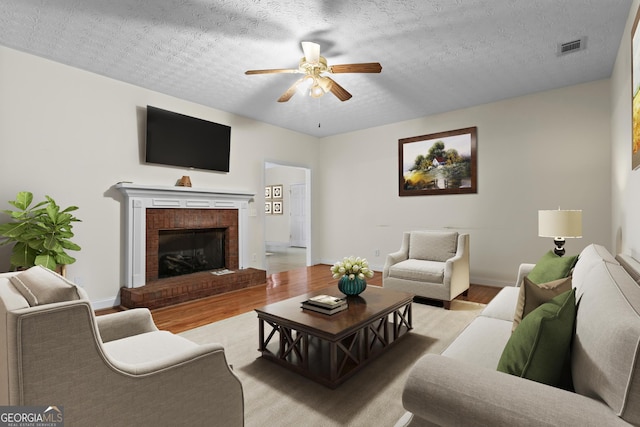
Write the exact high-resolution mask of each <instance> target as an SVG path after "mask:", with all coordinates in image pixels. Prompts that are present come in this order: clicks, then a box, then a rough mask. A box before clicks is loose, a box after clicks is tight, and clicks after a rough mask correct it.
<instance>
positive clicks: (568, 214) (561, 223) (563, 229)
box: [538, 209, 582, 237]
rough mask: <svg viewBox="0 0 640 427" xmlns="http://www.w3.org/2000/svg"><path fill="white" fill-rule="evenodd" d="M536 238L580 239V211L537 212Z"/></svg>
mask: <svg viewBox="0 0 640 427" xmlns="http://www.w3.org/2000/svg"><path fill="white" fill-rule="evenodd" d="M538 236H540V237H582V211H577V210H576V211H568V210H567V211H562V210H560V209H558V210H553V211H538Z"/></svg>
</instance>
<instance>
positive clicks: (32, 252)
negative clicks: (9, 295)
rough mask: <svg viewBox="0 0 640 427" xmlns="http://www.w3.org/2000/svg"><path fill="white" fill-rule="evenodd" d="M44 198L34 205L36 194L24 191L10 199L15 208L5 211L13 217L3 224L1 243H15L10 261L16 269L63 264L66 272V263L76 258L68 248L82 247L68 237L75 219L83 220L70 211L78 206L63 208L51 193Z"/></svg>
mask: <svg viewBox="0 0 640 427" xmlns="http://www.w3.org/2000/svg"><path fill="white" fill-rule="evenodd" d="M45 198H46V200H44V201H42V202H39V203H37V204H35V205H34V206H31V203H32V202H33V194H32V193H30V192H28V191H21V192H19V193H18V195H17V197H16V199H15V200H14V201H10V202H9V203H10V204H11V205H13V206H14V207H15V208H16V210H13V211H12V210H3V211H2V212H4V213H6V214H8V215H9V216H11V218H12V219H13V221H12V222H8V223H6V224H0V240H3V241H2V242H0V245H7V244H10V243H15V245H14V247H13V252H12V254H11V261H10V262H11V267H12V268H13V269H14V270H15V269H19V268H28V267H32V266H34V265H42V266H44V267H47V268H48V269H50V270H56V268H58V267H60V268H61V270H62V272H63V273H64V267H65V266H66V265H67V264H73V263H74V262H75V261H76V259H75V258H73V257H72V256H70V255H69V254H67V252H66V251H67V250H72V251H79V250H80V246H78V245H76V244H75V243H73V242H71V241H70V240H69V239H70V238H72V237H73V232H72V231H71V228H72V227H73V223H74V222H77V221H80V220H79V219H78V218H76V217H75V216H73V215H72V214H70V213H69V212H72V211H75V210H77V209H78V207H77V206H69V207H68V208H66V209H64V210H60V206H58V205H57V204H56V202H55V201H54V200H53V199H52V198H51V197H49V196H45Z"/></svg>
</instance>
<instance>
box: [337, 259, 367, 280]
mask: <svg viewBox="0 0 640 427" xmlns="http://www.w3.org/2000/svg"><path fill="white" fill-rule="evenodd" d="M331 273H332V274H333V278H334V279H338V278H339V277H342V276H347V277H348V278H349V280H354V279H355V278H356V277H358V278H359V279H362V280H364V279H365V278H372V277H373V270H371V269H370V268H369V262H368V261H367V259H366V258H360V257H354V256H350V257H344V258H343V259H342V261H338V262H336V263H335V264H333V265H332V266H331Z"/></svg>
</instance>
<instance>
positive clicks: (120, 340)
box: [0, 267, 244, 426]
mask: <svg viewBox="0 0 640 427" xmlns="http://www.w3.org/2000/svg"><path fill="white" fill-rule="evenodd" d="M12 277H14V279H13V280H11V278H12ZM18 279H19V280H18ZM0 348H1V349H2V356H1V357H0V405H3V406H7V405H11V406H14V405H16V406H32V405H35V406H41V405H52V406H53V405H57V406H62V407H63V408H64V421H65V422H66V425H69V426H124V425H130V426H161V425H174V426H178V425H192V426H196V425H213V424H217V425H225V426H242V425H243V424H244V403H243V393H242V385H241V383H240V381H239V379H238V378H237V377H236V375H235V374H234V373H233V372H232V371H231V369H230V368H229V366H228V365H227V362H226V360H225V355H224V349H223V348H222V347H221V346H220V345H218V344H208V345H197V344H195V343H193V342H191V341H189V340H187V339H184V338H182V337H180V336H178V335H174V334H172V333H169V332H167V331H159V330H158V329H157V328H156V326H155V324H154V323H153V319H152V318H151V314H150V312H149V311H148V310H147V309H134V310H129V311H124V312H120V313H114V314H109V315H104V316H98V317H96V316H94V312H93V310H92V308H91V304H90V302H89V300H88V298H87V295H86V294H85V292H84V291H83V289H82V288H79V287H76V286H75V285H73V284H71V283H70V282H67V281H66V280H65V279H64V278H62V277H61V276H58V275H56V274H55V273H53V272H51V271H49V270H47V269H45V268H42V267H33V268H32V269H29V270H27V271H24V272H20V273H3V274H0Z"/></svg>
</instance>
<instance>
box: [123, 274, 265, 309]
mask: <svg viewBox="0 0 640 427" xmlns="http://www.w3.org/2000/svg"><path fill="white" fill-rule="evenodd" d="M266 283H267V274H266V272H265V271H264V270H258V269H255V268H246V269H243V270H237V271H235V272H234V273H230V274H224V275H221V276H216V275H214V274H212V273H210V272H208V271H202V272H199V273H193V274H189V275H185V276H176V277H169V278H166V279H160V280H156V281H154V282H152V283H149V284H147V285H145V286H141V287H139V288H122V289H121V290H122V293H121V295H120V303H121V304H122V305H123V306H124V307H127V308H137V307H147V308H150V309H154V308H160V307H166V306H169V305H172V304H178V303H181V302H186V301H191V300H194V299H198V298H204V297H208V296H211V295H217V294H221V293H224V292H231V291H235V290H238V289H244V288H249V287H252V286H260V285H266Z"/></svg>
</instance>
